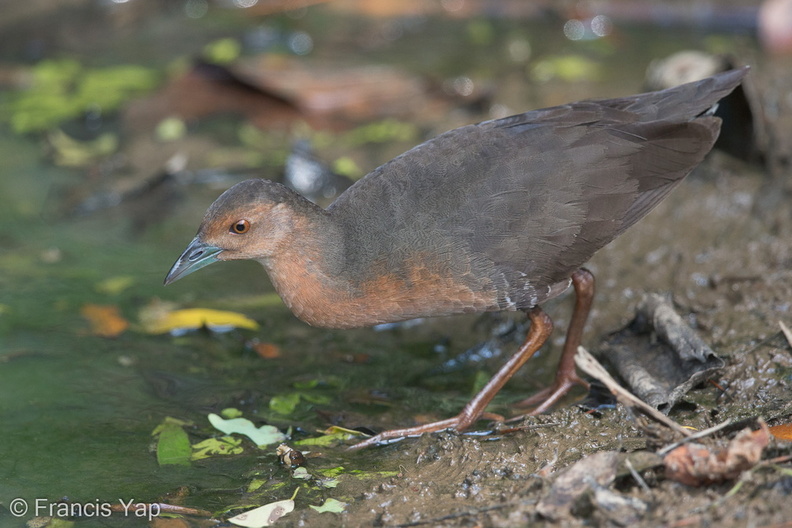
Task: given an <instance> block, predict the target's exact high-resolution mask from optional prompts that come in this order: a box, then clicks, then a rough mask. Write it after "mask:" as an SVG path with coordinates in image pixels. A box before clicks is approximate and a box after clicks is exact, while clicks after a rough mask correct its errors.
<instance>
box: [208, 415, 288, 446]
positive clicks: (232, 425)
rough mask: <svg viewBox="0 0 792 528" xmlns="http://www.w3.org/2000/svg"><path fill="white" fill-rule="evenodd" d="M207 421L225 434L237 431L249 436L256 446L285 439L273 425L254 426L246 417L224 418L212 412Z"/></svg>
mask: <svg viewBox="0 0 792 528" xmlns="http://www.w3.org/2000/svg"><path fill="white" fill-rule="evenodd" d="M208 418H209V423H211V424H212V426H214V428H215V429H217V430H219V431H222V432H223V433H225V434H233V433H239V434H242V435H245V436H247V437H248V438H250V439H251V440H252V441H253V443H255V444H256V445H257V446H264V445H270V444H277V443H280V442H283V441H284V440H286V435H285V434H283V433H281V432H280V431H279V430H278V428H277V427H275V426H274V425H262V426H261V427H256V426H255V425H253V422H251V421H250V420H248V419H246V418H233V419H231V420H224V419H223V418H221V417H219V416H218V415H216V414H214V413H212V414H210V415H209V416H208Z"/></svg>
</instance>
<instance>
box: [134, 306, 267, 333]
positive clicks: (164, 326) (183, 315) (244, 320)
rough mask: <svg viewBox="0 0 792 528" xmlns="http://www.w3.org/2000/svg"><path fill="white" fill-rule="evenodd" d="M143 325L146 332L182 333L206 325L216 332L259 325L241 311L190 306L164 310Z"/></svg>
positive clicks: (251, 328)
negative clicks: (181, 308)
mask: <svg viewBox="0 0 792 528" xmlns="http://www.w3.org/2000/svg"><path fill="white" fill-rule="evenodd" d="M143 326H144V328H145V330H146V332H148V333H150V334H164V333H166V332H174V333H180V332H184V331H186V330H196V329H198V328H201V327H204V326H205V327H207V328H209V329H210V330H214V331H216V332H222V331H225V330H230V329H231V328H247V329H249V330H258V327H259V325H258V323H256V321H254V320H253V319H250V318H248V317H246V316H244V315H242V314H240V313H237V312H228V311H224V310H210V309H208V308H189V309H185V310H173V311H166V312H162V313H161V314H159V316H158V317H156V318H153V319H149V320H146V321H143Z"/></svg>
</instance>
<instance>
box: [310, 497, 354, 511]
mask: <svg viewBox="0 0 792 528" xmlns="http://www.w3.org/2000/svg"><path fill="white" fill-rule="evenodd" d="M346 507H347V503H346V502H341V501H340V500H336V499H327V500H326V501H324V504H322V505H321V506H313V505H311V509H313V510H316V511H318V512H319V513H328V512H329V513H341V512H343V511H344V510H345V509H346Z"/></svg>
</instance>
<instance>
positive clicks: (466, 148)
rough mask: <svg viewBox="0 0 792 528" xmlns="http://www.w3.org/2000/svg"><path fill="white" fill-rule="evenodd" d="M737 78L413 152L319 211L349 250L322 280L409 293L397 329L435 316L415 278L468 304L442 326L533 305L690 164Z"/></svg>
mask: <svg viewBox="0 0 792 528" xmlns="http://www.w3.org/2000/svg"><path fill="white" fill-rule="evenodd" d="M745 72H746V71H745V70H734V71H731V72H726V73H724V74H720V75H717V76H715V77H711V78H709V79H705V80H703V81H699V82H697V83H690V84H687V85H682V86H680V87H676V88H673V89H670V90H665V91H662V92H653V93H648V94H641V95H637V96H632V97H625V98H620V99H611V100H603V101H590V102H581V103H573V104H569V105H563V106H559V107H554V108H549V109H544V110H537V111H533V112H527V113H525V114H520V115H517V116H513V117H508V118H505V119H499V120H493V121H487V122H483V123H480V124H478V125H471V126H466V127H462V128H459V129H455V130H452V131H450V132H447V133H445V134H443V135H441V136H438V137H437V138H435V139H433V140H430V141H428V142H426V143H423V144H421V145H419V146H418V147H415V148H414V149H412V150H410V151H408V152H406V153H405V154H403V155H401V156H399V157H397V158H395V159H394V160H392V161H390V162H388V163H387V164H385V165H383V166H381V167H379V168H378V169H376V170H374V171H373V172H372V173H371V174H369V175H368V176H366V177H365V178H364V179H362V180H361V181H359V182H358V183H356V184H355V185H353V186H352V187H351V188H350V189H348V190H347V191H346V192H345V193H344V194H343V195H342V196H341V197H339V198H338V200H336V202H335V203H333V204H332V205H331V206H330V207H329V208H328V213H329V214H330V216H331V217H332V218H333V219H334V221H336V222H337V223H338V224H339V225H340V226H341V227H342V230H343V232H344V233H345V237H344V238H345V244H348V245H354V246H355V250H354V251H346V252H345V255H347V256H346V258H345V260H344V261H343V262H339V263H337V269H336V270H334V271H335V272H336V273H339V274H341V275H343V276H345V277H346V278H347V280H349V281H350V282H351V283H353V284H358V285H361V286H363V287H364V289H366V285H372V284H376V281H377V280H382V277H383V275H384V274H387V275H388V276H390V277H397V278H400V279H402V284H406V285H407V289H409V288H410V287H413V286H414V290H415V291H414V293H412V294H410V293H409V292H407V293H405V294H404V296H403V298H402V300H401V302H403V303H405V304H407V305H409V304H410V303H411V302H413V301H412V300H411V299H412V298H413V297H414V298H415V301H414V303H415V307H414V309H413V308H410V307H409V306H408V307H407V309H406V310H405V314H404V317H415V316H419V315H440V313H423V312H427V310H428V308H426V307H425V304H426V303H425V300H423V299H422V298H421V297H422V296H425V295H431V292H429V293H427V292H422V291H421V288H422V287H423V286H422V285H421V284H419V283H420V280H421V279H420V278H418V279H415V277H422V276H426V277H436V278H437V277H440V278H443V277H445V278H448V279H449V280H451V281H452V282H454V283H456V284H461V285H464V287H465V288H466V291H467V289H470V291H472V292H474V293H475V294H476V296H477V297H476V298H477V299H479V300H477V301H476V303H475V306H470V307H465V302H468V301H460V302H458V303H456V305H455V306H451V307H450V308H449V310H447V311H446V312H444V313H453V312H460V311H481V310H484V309H486V310H498V309H524V308H528V307H531V306H534V305H536V304H538V303H541V302H542V301H544V300H546V299H547V298H549V297H552V296H553V295H556V294H557V293H559V292H560V291H563V289H564V288H565V287H566V284H568V282H567V280H568V278H569V276H570V274H571V273H572V272H573V271H574V270H575V269H577V268H578V267H580V266H581V265H582V264H583V263H585V262H586V261H587V260H588V259H589V258H590V257H591V256H592V255H593V253H594V252H595V251H597V250H598V249H600V248H601V247H602V246H604V245H605V244H607V243H608V242H610V241H611V240H613V239H614V238H615V237H616V236H618V235H619V234H620V233H622V232H623V231H624V230H625V229H627V228H628V227H629V226H630V225H632V224H633V223H635V222H636V221H637V220H639V219H640V218H642V217H643V216H644V215H646V214H647V213H648V212H649V211H650V210H651V209H652V208H653V207H654V206H655V205H656V204H657V203H659V201H660V200H662V199H663V198H664V197H665V196H666V195H667V194H668V193H669V192H670V191H671V190H672V189H673V188H674V187H675V186H676V185H677V184H678V183H679V182H680V181H681V180H682V179H683V178H684V177H685V176H686V175H687V174H688V173H689V172H690V171H691V170H692V169H693V168H694V167H695V166H696V165H697V164H698V163H700V162H701V160H702V159H703V158H704V156H705V155H706V154H707V152H709V150H710V149H711V148H712V145H713V143H714V142H715V139H716V138H717V136H718V132H719V129H720V120H719V119H718V118H715V117H712V116H710V115H709V114H708V112H707V111H708V109H709V108H711V107H712V106H713V105H714V104H715V103H716V102H717V101H718V100H719V99H720V98H722V97H723V96H725V95H726V94H728V92H729V91H731V90H732V89H733V88H734V87H735V86H736V85H737V84H739V82H740V80H741V79H742V77H743V76H744V75H745ZM416 269H420V270H422V271H421V273H422V274H423V275H421V274H419V275H416V272H415V270H416ZM454 291H455V290H454ZM454 291H449V292H448V293H447V294H446V296H454V295H456V294H455V293H454ZM411 295H412V297H411ZM482 299H485V300H482ZM486 299H488V300H486ZM485 304H487V306H484V305H485Z"/></svg>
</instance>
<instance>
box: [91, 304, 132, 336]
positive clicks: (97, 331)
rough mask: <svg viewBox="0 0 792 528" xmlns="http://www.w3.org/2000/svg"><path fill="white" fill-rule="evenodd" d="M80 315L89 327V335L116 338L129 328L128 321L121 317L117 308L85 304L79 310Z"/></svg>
mask: <svg viewBox="0 0 792 528" xmlns="http://www.w3.org/2000/svg"><path fill="white" fill-rule="evenodd" d="M80 315H82V316H83V317H84V318H85V319H86V320H87V321H88V323H89V324H90V325H91V334H93V335H96V336H100V337H118V336H119V335H121V334H122V333H123V332H124V331H125V330H126V329H127V328H129V321H127V320H126V319H124V318H123V317H121V314H120V313H119V311H118V307H117V306H112V305H100V304H86V305H84V306H83V307H82V308H80Z"/></svg>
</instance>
